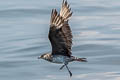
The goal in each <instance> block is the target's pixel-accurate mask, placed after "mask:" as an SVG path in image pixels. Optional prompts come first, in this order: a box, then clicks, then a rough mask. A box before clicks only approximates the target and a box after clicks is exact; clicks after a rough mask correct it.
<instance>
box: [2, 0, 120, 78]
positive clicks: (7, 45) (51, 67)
mask: <svg viewBox="0 0 120 80" xmlns="http://www.w3.org/2000/svg"><path fill="white" fill-rule="evenodd" d="M68 2H69V3H70V5H71V8H72V11H73V16H72V18H71V20H70V22H69V23H70V26H71V29H72V33H73V47H72V53H73V55H74V56H77V57H85V58H87V59H88V62H87V63H79V62H75V63H70V64H69V65H68V66H69V68H70V70H71V71H72V73H73V77H72V80H120V0H68ZM61 3H62V0H0V80H69V79H70V78H69V74H68V72H67V70H66V68H64V69H63V70H61V71H60V70H59V68H60V67H61V65H58V64H53V63H49V62H47V61H44V60H38V59H37V57H38V56H39V55H41V54H43V53H46V52H50V51H51V45H50V42H49V40H48V31H49V22H50V13H51V9H52V8H57V10H60V7H61Z"/></svg>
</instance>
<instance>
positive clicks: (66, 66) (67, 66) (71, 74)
mask: <svg viewBox="0 0 120 80" xmlns="http://www.w3.org/2000/svg"><path fill="white" fill-rule="evenodd" d="M65 66H66V68H67V70H68V72H69V74H70V77H71V76H72V73H71V71H70V70H69V68H68V66H67V65H66V64H65Z"/></svg>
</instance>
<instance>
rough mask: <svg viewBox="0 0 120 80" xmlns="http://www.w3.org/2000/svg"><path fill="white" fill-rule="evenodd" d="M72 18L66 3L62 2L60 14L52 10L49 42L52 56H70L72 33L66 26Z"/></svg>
mask: <svg viewBox="0 0 120 80" xmlns="http://www.w3.org/2000/svg"><path fill="white" fill-rule="evenodd" d="M71 16H72V12H71V9H70V8H69V5H68V3H67V1H63V3H62V8H61V11H60V14H58V12H57V11H56V9H53V10H52V13H51V21H50V30H49V40H50V42H51V45H52V55H64V56H69V57H70V56H71V46H72V33H71V29H70V27H69V24H68V20H69V18H70V17H71Z"/></svg>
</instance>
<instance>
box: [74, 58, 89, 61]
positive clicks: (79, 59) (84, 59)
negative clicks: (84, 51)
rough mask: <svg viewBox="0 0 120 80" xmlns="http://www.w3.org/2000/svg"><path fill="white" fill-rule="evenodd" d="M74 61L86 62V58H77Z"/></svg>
mask: <svg viewBox="0 0 120 80" xmlns="http://www.w3.org/2000/svg"><path fill="white" fill-rule="evenodd" d="M75 61H80V62H87V59H86V58H77V59H75Z"/></svg>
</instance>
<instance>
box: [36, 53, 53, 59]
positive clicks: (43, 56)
mask: <svg viewBox="0 0 120 80" xmlns="http://www.w3.org/2000/svg"><path fill="white" fill-rule="evenodd" d="M50 56H51V54H49V53H45V54H42V55H40V56H38V59H48V58H49V57H50Z"/></svg>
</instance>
